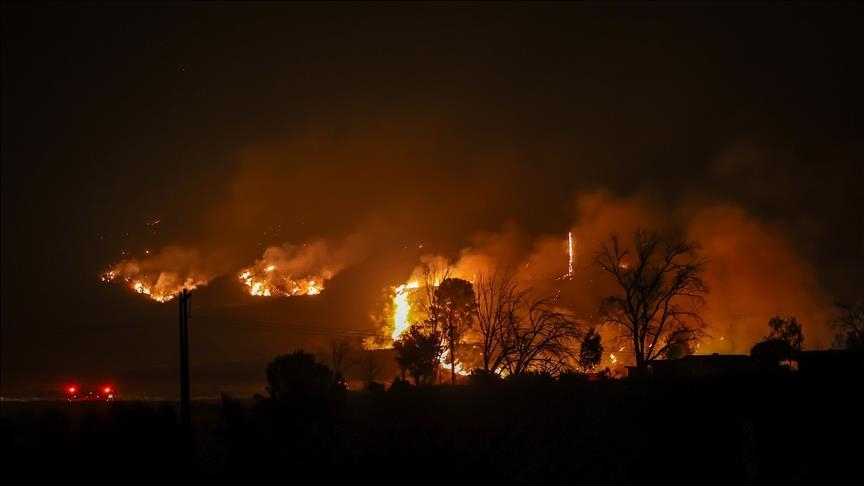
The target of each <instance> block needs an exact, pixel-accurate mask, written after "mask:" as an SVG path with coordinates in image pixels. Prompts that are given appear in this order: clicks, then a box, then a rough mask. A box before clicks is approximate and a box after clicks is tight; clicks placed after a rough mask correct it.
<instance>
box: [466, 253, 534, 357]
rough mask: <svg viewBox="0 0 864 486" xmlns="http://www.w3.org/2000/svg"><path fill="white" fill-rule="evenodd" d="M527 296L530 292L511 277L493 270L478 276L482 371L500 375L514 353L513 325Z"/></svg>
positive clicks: (508, 274) (478, 318) (478, 314)
mask: <svg viewBox="0 0 864 486" xmlns="http://www.w3.org/2000/svg"><path fill="white" fill-rule="evenodd" d="M527 294H528V290H527V289H522V290H520V289H519V288H518V287H517V285H516V281H515V278H514V277H513V275H512V274H510V273H501V272H499V271H498V270H497V269H494V270H490V271H489V272H488V273H485V274H484V273H481V274H480V275H478V278H477V327H478V331H479V333H480V337H481V340H480V353H481V358H482V363H483V371H485V372H487V373H498V372H500V371H501V368H502V366H503V363H504V360H505V359H506V358H507V355H508V354H510V353H511V352H512V350H513V346H514V342H513V339H512V338H513V335H512V333H511V332H510V330H511V329H512V328H513V326H512V322H513V321H514V320H515V319H516V317H515V314H516V313H517V311H518V309H519V307H520V306H521V305H522V302H523V301H524V300H525V298H526V296H527Z"/></svg>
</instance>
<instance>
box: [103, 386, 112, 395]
mask: <svg viewBox="0 0 864 486" xmlns="http://www.w3.org/2000/svg"><path fill="white" fill-rule="evenodd" d="M102 391H103V392H105V393H106V394H110V393H111V387H110V386H106V387H105V388H103V389H102Z"/></svg>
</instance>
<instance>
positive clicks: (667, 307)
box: [596, 229, 708, 369]
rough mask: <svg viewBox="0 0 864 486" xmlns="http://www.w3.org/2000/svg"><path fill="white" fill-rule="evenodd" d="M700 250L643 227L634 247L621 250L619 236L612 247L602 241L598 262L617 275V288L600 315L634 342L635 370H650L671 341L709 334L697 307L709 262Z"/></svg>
mask: <svg viewBox="0 0 864 486" xmlns="http://www.w3.org/2000/svg"><path fill="white" fill-rule="evenodd" d="M699 249H700V247H699V245H697V244H696V243H690V242H685V241H682V240H679V239H677V238H674V237H671V236H670V237H666V238H660V237H659V236H658V235H657V234H656V233H653V232H646V231H643V230H641V229H640V230H637V231H636V234H635V235H634V237H633V247H632V249H631V248H623V247H622V245H621V243H620V241H619V240H618V237H617V236H615V235H613V236H612V242H611V245H607V244H605V243H604V244H603V245H602V249H601V251H600V253H599V255H598V256H597V259H596V262H597V263H598V264H599V265H600V267H601V268H602V269H603V270H604V271H606V272H607V273H608V274H609V275H611V276H612V277H613V278H614V281H615V283H616V284H617V287H618V289H617V290H618V292H616V293H615V294H613V295H609V296H607V297H605V298H604V299H603V301H602V304H601V307H600V310H601V314H602V316H603V321H604V323H605V324H610V325H613V326H616V327H618V328H619V329H621V330H622V331H624V332H625V335H626V337H627V339H628V340H630V341H631V342H632V343H633V354H634V356H635V358H636V367H637V368H640V369H644V368H646V367H647V366H648V365H649V364H650V363H651V361H653V360H655V359H657V358H658V357H660V356H663V355H664V354H665V352H666V348H668V347H669V346H670V345H673V344H675V343H679V342H680V341H681V340H695V339H698V338H699V337H700V336H701V335H703V334H705V331H704V329H705V327H706V324H705V322H704V321H703V320H702V317H701V316H700V315H699V313H698V309H699V307H701V306H702V305H703V304H704V298H703V296H704V294H705V293H706V292H708V288H707V286H706V285H705V283H704V281H703V280H702V278H701V276H700V274H701V273H702V271H703V269H704V267H705V262H704V260H702V259H701V258H699V257H698V250H699Z"/></svg>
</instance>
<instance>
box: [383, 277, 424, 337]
mask: <svg viewBox="0 0 864 486" xmlns="http://www.w3.org/2000/svg"><path fill="white" fill-rule="evenodd" d="M419 287H420V283H419V282H417V281H416V280H412V281H410V282H408V283H406V284H402V285H400V286H398V287H396V288H395V289H394V290H395V291H396V295H394V296H393V332H392V333H390V337H391V338H392V339H393V340H394V341H395V340H397V339H399V338H400V337H401V336H402V334H403V333H404V332H405V331H407V330H408V327H409V326H410V325H411V322H410V321H409V320H408V319H409V317H408V314H409V313H410V312H411V303H410V302H409V301H408V296H409V294H411V291H412V290H414V289H416V288H419Z"/></svg>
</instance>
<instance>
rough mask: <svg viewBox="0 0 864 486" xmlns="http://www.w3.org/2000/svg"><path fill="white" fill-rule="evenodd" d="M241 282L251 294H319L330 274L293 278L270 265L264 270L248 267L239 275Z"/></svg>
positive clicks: (259, 295)
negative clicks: (279, 273) (283, 274)
mask: <svg viewBox="0 0 864 486" xmlns="http://www.w3.org/2000/svg"><path fill="white" fill-rule="evenodd" d="M238 278H239V279H240V281H241V282H243V284H244V285H246V287H247V288H248V291H249V294H250V295H255V296H258V297H270V296H273V295H284V296H287V297H291V296H294V295H318V294H320V293H321V291H322V290H324V280H325V279H328V278H330V277H329V274H326V276H325V275H316V276H309V277H306V278H301V279H297V280H295V279H293V278H291V277H290V276H282V275H278V274H276V273H275V272H274V271H273V266H272V265H270V266H268V267H267V268H265V269H264V272H263V273H262V272H260V271H257V270H256V269H255V268H247V269H246V270H243V271H242V272H240V275H239V276H238Z"/></svg>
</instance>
